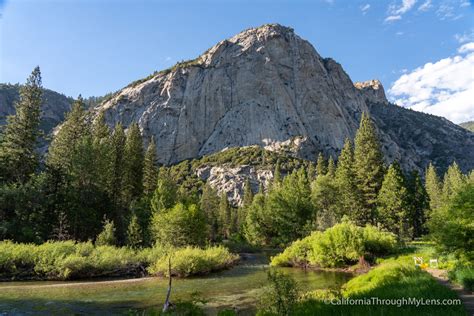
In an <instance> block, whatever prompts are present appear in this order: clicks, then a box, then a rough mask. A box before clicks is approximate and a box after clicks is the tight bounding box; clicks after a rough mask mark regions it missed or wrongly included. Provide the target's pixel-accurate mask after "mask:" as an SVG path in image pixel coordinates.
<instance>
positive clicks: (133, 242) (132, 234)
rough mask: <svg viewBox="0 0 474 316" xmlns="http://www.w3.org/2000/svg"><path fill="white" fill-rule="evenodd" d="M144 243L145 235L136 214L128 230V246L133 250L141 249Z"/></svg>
mask: <svg viewBox="0 0 474 316" xmlns="http://www.w3.org/2000/svg"><path fill="white" fill-rule="evenodd" d="M142 243H143V234H142V229H141V227H140V224H139V223H138V218H137V216H136V215H135V214H133V215H132V218H131V219H130V223H129V224H128V228H127V245H128V246H129V247H131V248H139V247H141V246H142Z"/></svg>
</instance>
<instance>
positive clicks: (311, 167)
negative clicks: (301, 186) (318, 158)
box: [307, 161, 316, 182]
mask: <svg viewBox="0 0 474 316" xmlns="http://www.w3.org/2000/svg"><path fill="white" fill-rule="evenodd" d="M307 174H308V180H309V181H310V182H313V180H314V179H316V168H315V165H314V163H313V162H312V161H310V162H309V164H308V171H307Z"/></svg>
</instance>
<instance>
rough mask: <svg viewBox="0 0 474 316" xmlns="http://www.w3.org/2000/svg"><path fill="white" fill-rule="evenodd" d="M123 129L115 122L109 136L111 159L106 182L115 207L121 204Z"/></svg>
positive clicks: (123, 152) (123, 161) (123, 150)
mask: <svg viewBox="0 0 474 316" xmlns="http://www.w3.org/2000/svg"><path fill="white" fill-rule="evenodd" d="M125 141H126V136H125V131H124V130H123V126H122V124H120V123H117V124H116V125H115V128H114V132H113V134H112V137H111V147H112V148H111V160H110V164H111V166H110V170H111V171H112V172H111V174H110V179H109V183H108V187H109V192H110V194H111V196H112V200H113V201H114V203H115V205H116V206H117V207H120V206H121V204H122V203H121V201H122V199H121V194H122V188H123V184H124V172H125V171H124V169H125V166H124V165H125Z"/></svg>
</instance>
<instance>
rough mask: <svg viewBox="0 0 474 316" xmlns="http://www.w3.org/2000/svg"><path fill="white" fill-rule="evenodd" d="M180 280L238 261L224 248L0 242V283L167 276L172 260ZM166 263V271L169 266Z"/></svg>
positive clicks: (71, 242)
mask: <svg viewBox="0 0 474 316" xmlns="http://www.w3.org/2000/svg"><path fill="white" fill-rule="evenodd" d="M170 255H171V258H172V273H173V274H174V275H177V276H182V277H185V276H190V275H194V274H204V273H208V272H211V271H216V270H220V269H224V268H227V267H230V266H231V265H233V264H234V263H235V262H236V261H237V259H238V256H236V255H234V254H231V253H230V252H229V251H228V250H227V249H226V248H223V247H209V248H206V249H200V248H193V247H187V248H167V249H165V248H160V247H154V248H145V249H143V250H133V249H130V248H126V247H122V248H118V247H112V246H94V245H93V244H92V243H90V242H86V243H74V242H73V241H62V242H46V243H44V244H41V245H35V244H17V243H13V242H10V241H2V242H0V279H1V280H27V279H34V280H73V279H83V278H94V277H112V276H114V277H118V276H144V275H164V274H165V269H166V270H167V268H168V257H169V256H170ZM164 262H166V268H165V264H164Z"/></svg>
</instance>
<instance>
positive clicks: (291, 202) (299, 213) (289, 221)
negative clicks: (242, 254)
mask: <svg viewBox="0 0 474 316" xmlns="http://www.w3.org/2000/svg"><path fill="white" fill-rule="evenodd" d="M310 190H311V189H310V185H309V181H308V178H307V176H306V171H305V168H301V169H299V170H297V171H293V172H292V173H291V174H289V175H288V176H286V177H285V178H284V179H283V181H282V183H281V184H280V185H278V186H272V188H271V190H270V191H269V192H268V194H267V196H266V197H262V196H260V193H259V194H257V195H256V196H255V198H254V200H253V203H252V205H251V207H250V209H249V212H248V214H247V219H246V236H247V239H248V241H249V242H250V243H252V244H256V243H258V242H263V243H264V244H268V245H285V244H288V243H289V242H291V241H293V240H295V239H297V238H299V237H302V236H303V235H304V234H305V230H304V228H305V226H306V224H307V222H308V221H310V219H311V218H312V216H313V206H312V204H311V194H310V192H311V191H310ZM257 197H258V198H257Z"/></svg>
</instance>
